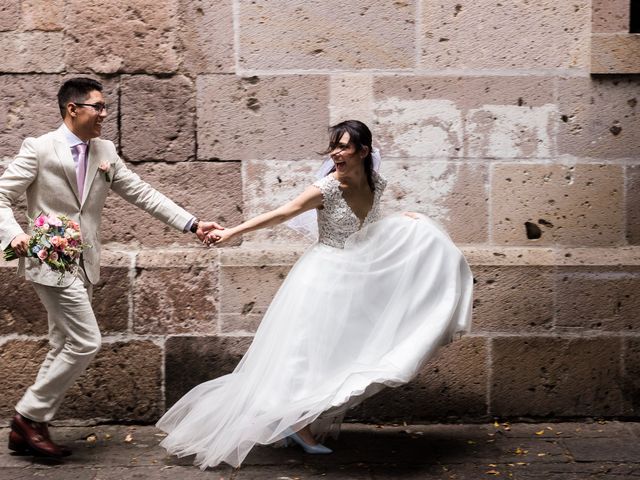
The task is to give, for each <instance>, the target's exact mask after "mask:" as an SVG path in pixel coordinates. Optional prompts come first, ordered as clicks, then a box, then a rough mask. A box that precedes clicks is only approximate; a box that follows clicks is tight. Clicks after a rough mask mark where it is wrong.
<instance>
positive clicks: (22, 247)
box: [11, 233, 31, 257]
mask: <svg viewBox="0 0 640 480" xmlns="http://www.w3.org/2000/svg"><path fill="white" fill-rule="evenodd" d="M29 240H31V237H30V236H29V235H27V234H26V233H21V234H20V235H16V238H14V239H13V240H11V248H13V251H14V252H16V255H18V256H19V257H26V256H27V253H28V251H29Z"/></svg>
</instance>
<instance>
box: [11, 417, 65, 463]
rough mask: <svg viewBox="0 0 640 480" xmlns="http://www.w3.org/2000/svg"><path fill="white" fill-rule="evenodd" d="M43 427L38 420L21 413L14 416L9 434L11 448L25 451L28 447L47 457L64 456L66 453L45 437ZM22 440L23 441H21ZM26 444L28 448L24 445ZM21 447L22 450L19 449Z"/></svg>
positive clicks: (35, 452)
mask: <svg viewBox="0 0 640 480" xmlns="http://www.w3.org/2000/svg"><path fill="white" fill-rule="evenodd" d="M41 430H42V427H41V426H40V424H39V423H38V422H34V421H32V420H29V419H28V418H26V417H23V416H22V415H20V414H19V413H18V414H16V416H15V417H13V420H12V421H11V433H14V435H11V434H9V448H11V447H12V446H13V447H16V449H14V448H11V449H12V450H14V451H21V452H23V453H24V452H25V451H26V449H28V450H31V452H33V453H34V454H38V455H44V456H46V457H53V458H62V457H65V456H66V455H65V454H64V452H63V451H62V450H61V449H60V447H58V446H57V445H56V444H55V443H53V442H52V441H51V440H50V439H48V438H45V436H44V435H43V434H42V431H41ZM20 440H22V442H23V443H20ZM25 444H26V448H25V447H24V445H25ZM17 449H21V450H17Z"/></svg>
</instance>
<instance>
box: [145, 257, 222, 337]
mask: <svg viewBox="0 0 640 480" xmlns="http://www.w3.org/2000/svg"><path fill="white" fill-rule="evenodd" d="M216 260H217V252H216V251H215V250H210V251H206V250H203V251H199V250H195V251H184V252H171V251H167V250H165V251H162V250H156V251H142V252H140V253H139V254H138V257H137V259H136V279H135V282H134V292H133V331H134V332H135V333H138V334H154V335H166V334H179V333H209V334H211V333H217V330H218V308H217V286H218V275H217V262H216Z"/></svg>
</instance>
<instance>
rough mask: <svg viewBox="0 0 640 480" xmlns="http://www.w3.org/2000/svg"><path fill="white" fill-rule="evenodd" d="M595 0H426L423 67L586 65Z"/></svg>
mask: <svg viewBox="0 0 640 480" xmlns="http://www.w3.org/2000/svg"><path fill="white" fill-rule="evenodd" d="M590 6H591V2H590V1H589V0H578V1H575V2H556V1H554V0H542V1H537V2H498V3H496V2H494V1H492V0H480V1H478V0H473V1H472V0H436V1H431V0H430V1H424V0H423V2H422V29H421V32H420V33H421V51H420V66H421V67H424V68H434V69H442V68H457V69H463V68H465V69H473V68H475V69H487V68H503V69H552V68H586V67H587V66H588V64H589V57H588V55H589V33H590V28H589V20H590V14H591V12H590V10H591V9H590Z"/></svg>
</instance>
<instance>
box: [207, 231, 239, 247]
mask: <svg viewBox="0 0 640 480" xmlns="http://www.w3.org/2000/svg"><path fill="white" fill-rule="evenodd" d="M234 236H235V234H234V233H233V231H232V230H212V231H210V232H209V233H208V234H207V236H206V238H205V239H204V241H203V242H202V243H204V244H205V245H209V246H210V245H211V244H213V245H215V246H216V247H219V246H220V245H222V244H223V243H227V242H228V241H229V240H231V239H232V238H233V237H234Z"/></svg>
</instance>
